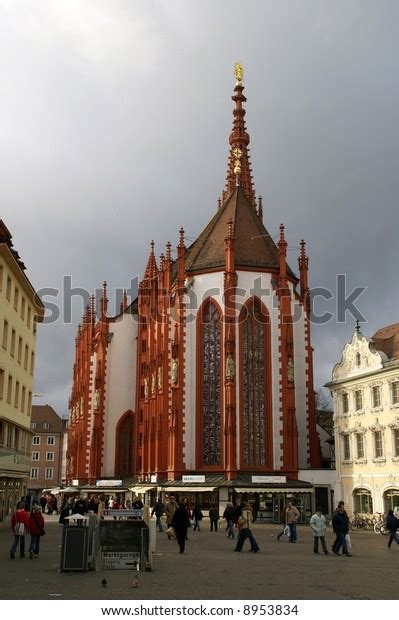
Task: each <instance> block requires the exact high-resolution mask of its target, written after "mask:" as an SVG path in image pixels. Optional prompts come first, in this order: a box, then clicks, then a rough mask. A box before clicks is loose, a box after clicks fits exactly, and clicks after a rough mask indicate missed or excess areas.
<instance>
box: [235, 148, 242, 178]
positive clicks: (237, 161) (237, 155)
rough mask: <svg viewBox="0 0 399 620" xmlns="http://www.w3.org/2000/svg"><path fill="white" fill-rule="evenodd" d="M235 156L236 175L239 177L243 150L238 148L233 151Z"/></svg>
mask: <svg viewBox="0 0 399 620" xmlns="http://www.w3.org/2000/svg"><path fill="white" fill-rule="evenodd" d="M233 155H234V174H235V175H236V177H238V176H239V175H240V174H241V157H242V150H241V149H239V148H238V146H237V147H236V148H235V149H234V150H233Z"/></svg>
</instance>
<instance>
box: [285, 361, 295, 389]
mask: <svg viewBox="0 0 399 620" xmlns="http://www.w3.org/2000/svg"><path fill="white" fill-rule="evenodd" d="M287 379H288V383H295V368H294V360H293V359H292V357H289V358H288V363H287Z"/></svg>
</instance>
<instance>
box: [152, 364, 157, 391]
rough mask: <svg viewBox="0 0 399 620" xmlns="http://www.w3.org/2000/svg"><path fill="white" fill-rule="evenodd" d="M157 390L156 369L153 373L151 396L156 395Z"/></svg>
mask: <svg viewBox="0 0 399 620" xmlns="http://www.w3.org/2000/svg"><path fill="white" fill-rule="evenodd" d="M156 391H157V373H156V371H155V370H154V371H153V373H152V375H151V396H155V394H156Z"/></svg>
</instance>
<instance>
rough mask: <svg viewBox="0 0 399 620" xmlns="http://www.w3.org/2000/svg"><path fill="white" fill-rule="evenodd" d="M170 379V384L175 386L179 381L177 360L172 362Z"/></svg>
mask: <svg viewBox="0 0 399 620" xmlns="http://www.w3.org/2000/svg"><path fill="white" fill-rule="evenodd" d="M171 379H172V383H174V384H175V385H176V383H177V382H178V379H179V363H178V361H177V359H173V360H172V365H171Z"/></svg>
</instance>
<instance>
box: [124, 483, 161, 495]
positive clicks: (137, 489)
mask: <svg viewBox="0 0 399 620" xmlns="http://www.w3.org/2000/svg"><path fill="white" fill-rule="evenodd" d="M156 488H157V485H156V484H153V485H152V486H151V487H145V486H142V487H129V491H132V493H147V491H152V489H156Z"/></svg>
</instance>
